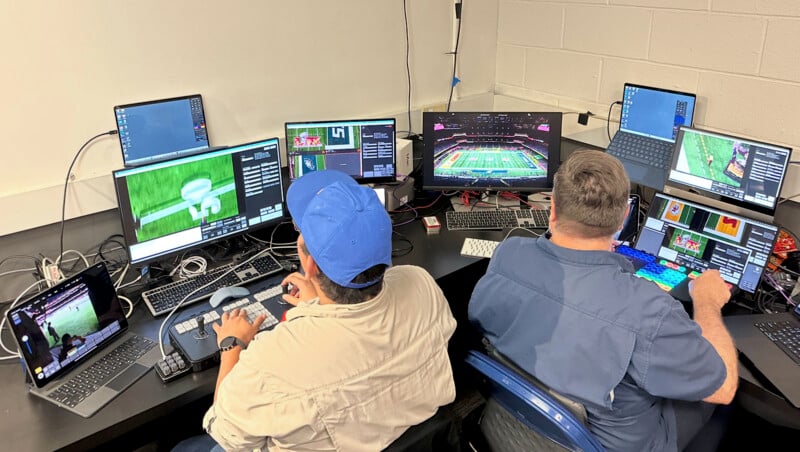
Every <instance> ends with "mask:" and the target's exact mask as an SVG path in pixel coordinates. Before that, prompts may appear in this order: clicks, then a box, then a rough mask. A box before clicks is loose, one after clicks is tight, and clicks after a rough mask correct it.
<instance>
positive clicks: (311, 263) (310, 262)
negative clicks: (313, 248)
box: [303, 254, 319, 278]
mask: <svg viewBox="0 0 800 452" xmlns="http://www.w3.org/2000/svg"><path fill="white" fill-rule="evenodd" d="M303 270H305V273H306V278H315V277H316V276H317V275H318V274H319V267H318V266H317V261H315V260H314V258H313V257H311V255H310V254H308V255H306V258H305V262H303Z"/></svg>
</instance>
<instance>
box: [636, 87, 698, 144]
mask: <svg viewBox="0 0 800 452" xmlns="http://www.w3.org/2000/svg"><path fill="white" fill-rule="evenodd" d="M694 104H695V98H694V96H688V95H686V94H681V93H677V92H669V91H662V90H658V89H648V88H645V87H641V86H628V85H626V86H625V93H624V95H623V98H622V112H621V114H620V130H624V131H626V132H631V133H635V134H639V135H645V136H648V137H653V138H660V139H662V140H668V141H672V142H674V141H675V138H676V137H677V136H678V129H679V128H680V127H681V126H683V125H686V126H689V125H691V124H692V118H693V115H694Z"/></svg>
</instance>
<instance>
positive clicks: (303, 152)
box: [285, 119, 397, 183]
mask: <svg viewBox="0 0 800 452" xmlns="http://www.w3.org/2000/svg"><path fill="white" fill-rule="evenodd" d="M285 125H286V155H287V156H288V159H289V162H288V165H287V166H288V167H289V180H290V181H294V180H295V179H297V178H299V177H300V176H302V175H303V174H306V173H310V172H312V171H318V170H323V169H335V170H339V171H341V172H343V173H346V174H349V175H351V176H353V178H355V179H356V180H357V181H359V182H361V183H372V182H391V181H394V180H395V177H396V171H397V170H396V168H397V165H396V158H397V157H396V155H395V132H396V126H395V120H394V119H353V120H337V121H310V122H287V123H286V124H285Z"/></svg>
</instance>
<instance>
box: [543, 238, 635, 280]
mask: <svg viewBox="0 0 800 452" xmlns="http://www.w3.org/2000/svg"><path fill="white" fill-rule="evenodd" d="M536 246H538V247H539V249H541V250H542V251H544V252H545V253H547V254H549V255H551V256H553V257H555V258H556V259H558V260H560V261H568V262H572V263H575V264H581V265H614V266H617V267H622V268H623V269H624V270H626V271H628V272H630V273H633V271H634V268H633V264H631V262H630V261H629V260H628V259H627V258H626V257H625V256H622V255H620V254H617V253H612V252H611V251H583V250H573V249H570V248H564V247H562V246H558V245H556V244H555V243H553V242H551V241H550V239H548V238H546V237H544V236H541V237H539V238H538V239H537V240H536Z"/></svg>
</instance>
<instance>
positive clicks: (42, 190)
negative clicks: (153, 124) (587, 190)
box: [0, 0, 498, 236]
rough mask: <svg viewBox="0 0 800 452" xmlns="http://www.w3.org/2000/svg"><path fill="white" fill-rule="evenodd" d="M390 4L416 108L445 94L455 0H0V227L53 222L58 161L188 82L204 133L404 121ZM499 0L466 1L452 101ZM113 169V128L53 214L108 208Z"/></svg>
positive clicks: (482, 65)
mask: <svg viewBox="0 0 800 452" xmlns="http://www.w3.org/2000/svg"><path fill="white" fill-rule="evenodd" d="M404 3H407V5H408V22H409V36H410V71H411V74H410V75H411V82H412V100H411V102H412V109H414V110H418V109H419V108H420V107H422V106H425V105H431V104H441V103H443V102H446V101H447V98H448V94H449V91H450V80H451V75H452V62H453V57H452V55H448V54H447V52H450V51H451V50H452V48H453V40H454V33H453V30H454V26H453V24H454V23H455V22H454V17H455V14H454V7H453V0H407V1H406V2H403V1H400V0H338V1H277V0H259V1H246V0H232V1H228V2H217V1H211V0H171V1H168V2H165V1H160V0H139V1H134V2H119V1H105V0H82V1H77V2H54V1H47V0H27V1H19V2H17V1H12V0H3V1H1V2H0V60H1V61H2V65H3V70H2V71H0V138H1V139H2V144H0V156H2V164H0V212H3V220H2V221H1V222H0V236H3V235H7V234H11V233H14V232H18V231H22V230H26V229H29V228H32V227H36V226H41V225H45V224H49V223H53V222H56V221H58V220H59V219H60V213H61V194H62V190H63V184H64V180H65V178H66V173H67V168H68V167H69V164H70V162H71V161H72V159H73V157H74V156H75V153H76V152H77V151H78V148H79V147H80V146H81V144H82V143H84V141H86V140H87V139H88V138H89V137H91V136H93V135H95V134H97V133H100V132H104V131H108V130H112V129H114V128H115V123H114V115H113V112H112V108H113V106H114V105H117V104H122V103H129V102H138V101H147V100H154V99H159V98H164V97H173V96H180V95H185V94H192V93H200V94H202V95H203V99H204V104H205V108H206V115H207V118H206V119H207V125H208V130H209V137H210V139H211V141H212V144H217V145H231V144H238V143H244V142H248V141H253V140H257V139H262V138H267V137H272V136H283V133H284V132H283V124H284V122H286V121H304V120H320V119H349V118H362V117H386V116H387V115H391V116H396V117H397V118H398V129H399V130H408V129H409V127H408V124H407V122H408V121H407V119H406V118H407V115H406V114H405V112H406V109H407V101H408V98H407V94H408V92H407V75H406V37H405V28H404V19H403V17H404V10H403V5H404ZM497 10H498V3H497V1H496V0H492V1H480V2H472V3H471V4H469V5H468V7H466V8H465V9H464V16H463V28H462V34H461V38H462V39H461V45H460V47H461V54H460V55H459V76H460V78H461V80H462V82H461V84H460V85H458V87H457V89H456V99H459V98H461V99H464V98H467V99H468V98H470V96H471V95H474V94H481V93H491V91H492V90H493V86H494V74H495V60H494V56H495V49H496V36H497ZM487 101H488V102H487V103H486V104H485V105H486V108H489V109H490V108H491V104H492V99H491V96H489V97H488V99H487ZM412 122H414V124H413V125H412V127H411V128H412V129H413V131H415V132H419V131H420V128H421V126H420V116H419V115H418V114H416V113H415V115H414V116H413V117H412ZM400 136H403V135H400ZM120 166H121V151H120V148H119V142H118V140H117V137H113V136H112V137H104V138H101V139H99V140H97V141H96V142H95V143H94V144H92V145H91V146H89V147H88V148H87V149H86V150H85V151H84V153H83V155H82V157H81V158H80V159H79V160H78V163H77V165H76V166H75V168H74V170H73V176H74V180H73V181H72V182H71V183H70V186H69V191H68V201H67V218H73V217H76V216H82V215H86V214H90V213H93V212H98V211H102V210H106V209H111V208H114V207H116V199H115V194H114V189H113V184H112V182H111V176H110V174H111V171H113V170H115V169H118V168H119V167H120Z"/></svg>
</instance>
